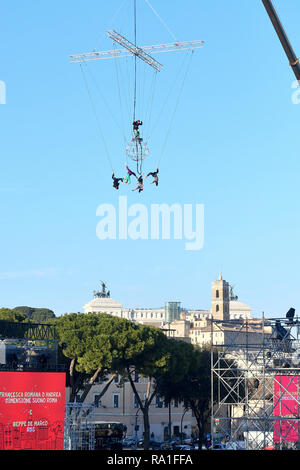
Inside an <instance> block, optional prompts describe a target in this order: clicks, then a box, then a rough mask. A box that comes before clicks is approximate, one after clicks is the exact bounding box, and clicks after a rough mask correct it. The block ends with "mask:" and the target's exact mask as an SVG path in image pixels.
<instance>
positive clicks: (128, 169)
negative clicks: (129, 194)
mask: <svg viewBox="0 0 300 470" xmlns="http://www.w3.org/2000/svg"><path fill="white" fill-rule="evenodd" d="M125 166H126V170H127V174H126V176H125V179H124V182H125V184H127V183H128V184H130V183H131V179H130V177H131V176H132V175H133V176H135V177H136V179H138V178H137V176H136V174H135V173H134V171H131V170H130V168H128V166H127V164H126V163H125Z"/></svg>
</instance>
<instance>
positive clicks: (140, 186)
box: [132, 175, 144, 193]
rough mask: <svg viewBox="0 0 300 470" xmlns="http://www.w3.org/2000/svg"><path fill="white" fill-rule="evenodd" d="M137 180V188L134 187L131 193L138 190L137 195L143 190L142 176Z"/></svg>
mask: <svg viewBox="0 0 300 470" xmlns="http://www.w3.org/2000/svg"><path fill="white" fill-rule="evenodd" d="M137 180H138V185H137V187H136V188H135V189H133V190H132V191H137V190H138V191H139V193H140V192H142V191H143V189H144V182H143V175H141V176H139V177H138V179H137Z"/></svg>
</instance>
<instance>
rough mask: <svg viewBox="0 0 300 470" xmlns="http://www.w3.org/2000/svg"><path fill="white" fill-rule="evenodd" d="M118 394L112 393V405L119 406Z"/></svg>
mask: <svg viewBox="0 0 300 470" xmlns="http://www.w3.org/2000/svg"><path fill="white" fill-rule="evenodd" d="M119 400H120V395H119V394H118V393H114V394H113V407H114V408H119Z"/></svg>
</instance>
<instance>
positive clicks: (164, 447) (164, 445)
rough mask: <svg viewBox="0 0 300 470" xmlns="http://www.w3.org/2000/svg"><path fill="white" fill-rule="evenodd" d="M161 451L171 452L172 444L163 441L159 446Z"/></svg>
mask: <svg viewBox="0 0 300 470" xmlns="http://www.w3.org/2000/svg"><path fill="white" fill-rule="evenodd" d="M160 448H161V450H172V449H173V444H171V442H170V441H165V442H162V443H161V444H160Z"/></svg>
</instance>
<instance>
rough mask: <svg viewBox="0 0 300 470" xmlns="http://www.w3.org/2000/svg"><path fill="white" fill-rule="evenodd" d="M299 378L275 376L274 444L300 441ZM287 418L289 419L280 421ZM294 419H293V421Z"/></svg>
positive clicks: (295, 376) (296, 376)
mask: <svg viewBox="0 0 300 470" xmlns="http://www.w3.org/2000/svg"><path fill="white" fill-rule="evenodd" d="M299 403H300V378H299V376H298V375H277V376H275V379H274V416H275V417H277V418H278V419H275V423H274V443H281V442H297V441H300V432H299V431H300V429H299V421H298V420H299V416H300V406H299ZM280 418H289V419H280ZM293 418H294V419H293Z"/></svg>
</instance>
